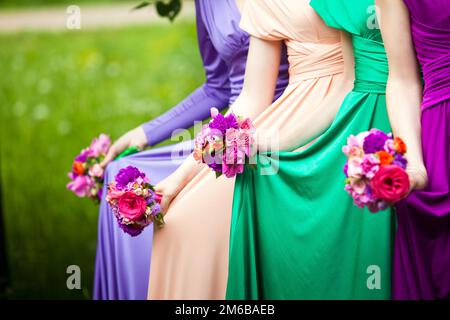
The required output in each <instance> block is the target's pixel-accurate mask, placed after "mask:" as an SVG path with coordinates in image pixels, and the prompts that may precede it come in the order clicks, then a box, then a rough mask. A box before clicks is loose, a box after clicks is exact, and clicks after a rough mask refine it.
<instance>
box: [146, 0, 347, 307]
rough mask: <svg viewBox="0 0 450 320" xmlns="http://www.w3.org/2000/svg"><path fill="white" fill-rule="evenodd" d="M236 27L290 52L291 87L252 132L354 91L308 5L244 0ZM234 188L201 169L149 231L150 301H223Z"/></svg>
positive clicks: (331, 39) (333, 42)
mask: <svg viewBox="0 0 450 320" xmlns="http://www.w3.org/2000/svg"><path fill="white" fill-rule="evenodd" d="M255 12H258V13H259V14H254V13H255ZM240 27H241V28H242V29H243V30H245V31H247V32H248V33H249V34H250V35H251V36H254V37H258V38H261V39H265V40H269V41H284V43H285V44H286V47H287V50H288V58H289V75H290V79H289V85H288V87H287V88H286V90H285V92H284V93H283V95H282V96H281V97H280V98H279V99H278V100H277V101H276V102H274V103H273V104H272V105H271V106H270V107H268V108H267V109H266V111H265V112H264V113H263V114H261V115H260V116H259V117H258V118H257V119H255V123H256V125H257V127H258V129H262V130H268V129H270V130H273V129H278V130H288V129H289V128H292V127H293V126H295V125H296V124H297V122H298V120H299V119H301V117H302V116H305V113H304V112H302V113H301V112H300V110H301V108H307V109H306V110H308V109H311V110H312V109H314V108H315V107H317V106H318V105H319V104H321V103H323V102H324V101H325V99H326V98H329V97H330V96H333V97H334V99H333V100H332V101H333V102H332V103H336V104H337V105H338V106H340V105H341V104H342V102H343V100H344V98H345V95H346V94H347V93H348V92H349V91H350V90H351V89H352V84H351V83H350V82H349V81H346V80H345V77H344V75H343V71H344V61H343V55H342V45H341V38H340V33H339V31H337V30H335V29H331V28H329V27H327V26H326V25H325V24H324V22H323V21H322V19H321V18H320V17H319V16H318V15H317V14H316V12H315V11H314V10H313V9H312V8H311V7H310V6H309V0H279V1H271V0H258V1H253V0H247V2H246V5H245V8H244V11H243V14H242V20H241V24H240ZM248 107H249V108H251V106H248ZM330 107H334V106H330ZM334 109H336V110H337V108H334ZM233 188H234V179H227V178H225V177H224V176H222V177H220V178H219V179H216V178H215V175H214V173H213V172H211V170H210V169H208V168H204V169H203V170H202V171H201V172H200V173H199V174H198V175H197V176H196V177H195V178H194V179H192V180H191V181H190V182H189V183H188V184H187V185H186V187H185V188H184V189H183V190H182V192H181V193H180V194H179V195H178V196H177V198H176V199H175V200H174V201H173V203H172V205H171V206H170V208H169V210H168V212H167V214H166V217H165V221H166V225H165V226H164V228H162V229H158V230H155V233H154V240H153V252H152V260H151V269H150V270H151V271H150V283H149V295H148V297H149V299H194V300H196V299H224V298H225V292H226V285H227V273H228V253H229V250H228V248H229V233H230V219H231V210H232V201H233V191H234V190H233Z"/></svg>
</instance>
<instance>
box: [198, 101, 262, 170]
mask: <svg viewBox="0 0 450 320" xmlns="http://www.w3.org/2000/svg"><path fill="white" fill-rule="evenodd" d="M211 118H212V119H211V121H210V122H209V123H208V124H206V125H204V126H203V127H202V131H201V132H200V133H199V134H198V135H197V137H196V139H195V146H194V153H193V156H194V159H195V160H197V161H198V162H200V163H205V164H207V165H208V166H209V167H210V168H211V169H212V170H213V171H214V172H216V176H217V177H219V176H221V175H222V174H225V176H226V177H227V178H232V177H234V176H236V175H237V174H240V173H242V172H243V171H244V165H245V163H246V159H248V157H250V148H251V146H252V144H253V143H254V137H253V135H254V133H255V128H254V126H253V123H252V122H251V120H250V119H249V118H246V119H242V118H240V117H237V116H236V115H235V114H233V113H230V114H228V115H226V116H224V115H222V114H220V113H219V111H218V110H217V109H216V108H212V109H211Z"/></svg>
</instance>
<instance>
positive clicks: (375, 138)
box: [363, 129, 389, 154]
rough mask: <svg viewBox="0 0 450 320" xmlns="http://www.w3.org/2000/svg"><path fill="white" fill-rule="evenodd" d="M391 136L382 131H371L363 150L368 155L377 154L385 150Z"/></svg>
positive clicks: (365, 140)
mask: <svg viewBox="0 0 450 320" xmlns="http://www.w3.org/2000/svg"><path fill="white" fill-rule="evenodd" d="M387 139H389V136H388V135H387V134H386V133H384V132H382V131H380V130H376V129H375V130H371V132H370V134H369V135H368V136H367V137H366V138H365V139H364V145H363V149H364V152H365V153H366V154H367V153H375V152H378V151H381V150H384V145H385V143H386V140H387Z"/></svg>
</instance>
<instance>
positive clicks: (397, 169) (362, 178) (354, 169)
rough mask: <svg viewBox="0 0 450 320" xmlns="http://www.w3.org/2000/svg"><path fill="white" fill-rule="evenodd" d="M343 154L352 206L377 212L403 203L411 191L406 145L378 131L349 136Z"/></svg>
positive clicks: (398, 139) (346, 188) (347, 187)
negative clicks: (400, 202)
mask: <svg viewBox="0 0 450 320" xmlns="http://www.w3.org/2000/svg"><path fill="white" fill-rule="evenodd" d="M342 150H343V152H344V153H345V155H346V156H347V158H348V160H347V162H346V164H345V166H344V173H345V175H346V177H347V179H346V186H345V190H346V191H347V192H348V193H349V194H350V195H351V196H352V197H353V199H354V203H355V204H356V205H357V206H358V207H360V208H362V207H364V206H367V207H368V208H369V210H370V211H371V212H377V211H380V210H383V209H385V208H387V207H388V206H391V205H393V204H395V203H396V202H398V201H400V200H401V199H403V198H404V197H405V196H406V195H407V194H408V193H409V191H410V180H409V177H408V174H407V173H406V167H407V160H406V158H405V153H406V145H405V143H404V142H403V141H402V140H401V139H400V138H392V135H391V134H386V133H384V132H382V131H380V130H378V129H372V130H370V131H368V132H363V133H360V134H358V135H357V136H353V135H352V136H350V137H349V138H348V140H347V145H346V146H344V147H343V149H342Z"/></svg>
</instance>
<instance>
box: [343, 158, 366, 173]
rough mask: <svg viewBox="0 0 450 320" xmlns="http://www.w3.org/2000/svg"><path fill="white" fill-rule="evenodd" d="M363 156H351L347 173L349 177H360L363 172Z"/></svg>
mask: <svg viewBox="0 0 450 320" xmlns="http://www.w3.org/2000/svg"><path fill="white" fill-rule="evenodd" d="M362 162H363V159H362V158H350V159H349V160H348V169H347V174H348V176H349V177H360V176H362V174H363V170H362Z"/></svg>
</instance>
